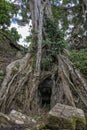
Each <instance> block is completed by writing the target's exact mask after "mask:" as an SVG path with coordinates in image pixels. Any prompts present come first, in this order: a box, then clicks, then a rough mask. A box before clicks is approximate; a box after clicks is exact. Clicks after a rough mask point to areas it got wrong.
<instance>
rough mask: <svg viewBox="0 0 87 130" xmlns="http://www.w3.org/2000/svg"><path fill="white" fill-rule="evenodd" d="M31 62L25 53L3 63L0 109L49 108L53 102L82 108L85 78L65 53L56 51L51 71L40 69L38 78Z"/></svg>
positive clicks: (85, 104) (86, 93)
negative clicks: (4, 68)
mask: <svg viewBox="0 0 87 130" xmlns="http://www.w3.org/2000/svg"><path fill="white" fill-rule="evenodd" d="M32 63H33V57H32V56H31V55H30V54H27V55H26V56H25V57H24V58H23V59H21V60H17V61H14V62H12V63H11V64H10V65H8V66H7V69H6V76H5V79H4V81H3V83H2V87H1V90H0V110H1V111H2V112H4V113H6V112H9V111H10V110H11V109H12V108H15V109H16V108H17V109H18V108H19V109H22V110H23V111H26V110H28V111H27V112H30V111H32V112H35V111H39V110H41V109H43V108H46V107H48V106H49V109H51V108H52V107H53V106H54V105H55V104H56V103H63V104H67V105H71V106H76V107H77V106H78V107H80V108H82V109H83V110H86V108H87V84H86V81H85V79H84V78H83V77H82V76H81V74H80V72H79V71H78V70H77V69H76V68H75V67H74V66H73V64H72V63H71V61H70V60H69V59H68V57H67V55H66V54H64V53H63V54H59V55H58V63H56V64H55V65H53V67H52V69H51V71H42V72H41V75H40V78H39V79H38V78H37V77H36V76H35V73H34V68H33V67H32Z"/></svg>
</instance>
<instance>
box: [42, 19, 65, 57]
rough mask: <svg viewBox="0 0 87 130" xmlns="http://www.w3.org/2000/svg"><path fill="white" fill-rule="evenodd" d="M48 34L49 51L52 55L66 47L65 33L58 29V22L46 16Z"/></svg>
mask: <svg viewBox="0 0 87 130" xmlns="http://www.w3.org/2000/svg"><path fill="white" fill-rule="evenodd" d="M44 27H45V31H46V34H47V39H46V42H45V43H46V45H47V52H48V53H49V54H51V55H56V54H58V53H59V52H60V51H62V50H63V48H64V47H65V40H64V33H63V32H62V31H61V30H59V29H58V26H57V24H56V23H55V22H54V21H53V20H51V19H48V18H46V23H45V25H44Z"/></svg>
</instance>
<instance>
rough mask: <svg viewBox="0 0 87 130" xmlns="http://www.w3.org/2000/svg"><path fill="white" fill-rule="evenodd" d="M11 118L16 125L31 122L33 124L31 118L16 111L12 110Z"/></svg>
mask: <svg viewBox="0 0 87 130" xmlns="http://www.w3.org/2000/svg"><path fill="white" fill-rule="evenodd" d="M9 117H10V119H11V120H12V121H13V122H15V123H16V124H28V123H29V122H32V118H31V117H29V116H27V115H24V114H22V113H21V112H18V111H16V110H12V111H11V112H10V114H9ZM33 123H36V122H33Z"/></svg>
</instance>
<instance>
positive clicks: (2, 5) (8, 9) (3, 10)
mask: <svg viewBox="0 0 87 130" xmlns="http://www.w3.org/2000/svg"><path fill="white" fill-rule="evenodd" d="M14 13H15V11H14V4H12V3H9V2H8V1H6V0H0V27H2V28H3V29H5V28H7V27H8V26H10V23H11V22H10V19H11V18H12V16H13V14H14Z"/></svg>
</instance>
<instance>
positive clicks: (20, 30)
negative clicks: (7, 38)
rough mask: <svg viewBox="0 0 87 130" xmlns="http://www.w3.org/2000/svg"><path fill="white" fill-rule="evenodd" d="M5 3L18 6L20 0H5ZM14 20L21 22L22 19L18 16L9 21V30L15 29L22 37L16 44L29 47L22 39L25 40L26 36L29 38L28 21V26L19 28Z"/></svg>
mask: <svg viewBox="0 0 87 130" xmlns="http://www.w3.org/2000/svg"><path fill="white" fill-rule="evenodd" d="M7 1H10V2H14V1H15V4H20V0H7ZM15 19H19V20H21V19H22V17H21V16H20V15H19V14H17V15H16V16H14V19H12V20H11V26H10V27H9V29H11V28H12V27H15V28H16V29H17V31H18V33H19V34H21V36H22V38H20V40H19V42H18V44H20V45H23V46H25V47H27V46H29V43H27V42H25V41H24V39H25V38H26V36H29V34H30V32H29V31H30V25H32V23H31V21H30V22H29V24H26V25H24V26H20V25H18V24H17V21H16V20H15Z"/></svg>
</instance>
